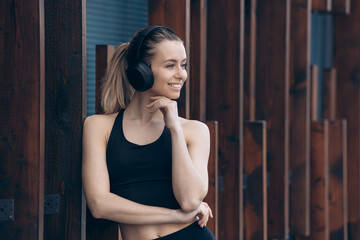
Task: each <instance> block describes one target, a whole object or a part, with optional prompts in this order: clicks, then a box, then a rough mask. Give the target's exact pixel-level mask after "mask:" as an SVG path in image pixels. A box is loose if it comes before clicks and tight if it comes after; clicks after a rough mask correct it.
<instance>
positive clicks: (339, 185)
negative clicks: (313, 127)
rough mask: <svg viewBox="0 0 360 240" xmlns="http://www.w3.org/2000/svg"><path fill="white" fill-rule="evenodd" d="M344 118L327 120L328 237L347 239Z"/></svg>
mask: <svg viewBox="0 0 360 240" xmlns="http://www.w3.org/2000/svg"><path fill="white" fill-rule="evenodd" d="M346 130H347V129H346V120H337V121H330V122H329V173H330V176H329V231H330V239H331V240H338V239H343V240H347V239H348V232H347V209H346V205H344V202H346V195H345V194H346V174H344V171H345V170H346V169H345V168H344V166H346V153H345V151H346V145H345V144H346Z"/></svg>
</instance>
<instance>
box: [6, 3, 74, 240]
mask: <svg viewBox="0 0 360 240" xmlns="http://www.w3.org/2000/svg"><path fill="white" fill-rule="evenodd" d="M0 16H1V17H0V49H1V50H0V52H1V54H0V99H1V100H0V136H1V140H0V156H1V157H0V158H1V160H0V169H1V173H0V186H1V187H0V188H1V190H0V201H5V200H7V199H9V201H7V203H6V204H4V202H2V203H1V205H2V206H1V212H2V214H4V213H5V212H7V216H6V218H4V219H2V220H1V225H0V236H1V238H2V239H29V240H32V239H34V240H35V239H40V240H41V239H43V238H44V234H43V231H44V157H45V59H44V56H45V42H44V37H45V29H44V1H42V0H40V1H39V0H29V1H24V2H21V3H20V2H15V1H10V0H4V1H1V3H0ZM10 201H12V202H13V206H9V202H10ZM5 205H6V206H5ZM79 207H81V206H79Z"/></svg>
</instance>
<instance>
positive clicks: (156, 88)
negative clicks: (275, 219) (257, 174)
mask: <svg viewBox="0 0 360 240" xmlns="http://www.w3.org/2000/svg"><path fill="white" fill-rule="evenodd" d="M186 64H187V58H186V52H185V48H184V44H183V42H182V41H181V39H180V38H179V37H178V36H176V34H175V33H174V32H173V31H172V30H171V29H169V28H166V27H162V26H149V27H147V28H146V29H143V30H141V31H139V32H138V33H137V34H136V35H135V36H134V38H133V39H132V40H131V42H130V43H124V44H121V45H120V46H119V47H118V48H117V49H116V52H115V54H114V56H113V58H112V61H111V63H110V64H109V67H108V69H107V73H106V76H105V78H104V83H103V92H102V107H103V109H104V112H105V114H102V115H94V116H91V117H88V118H87V119H86V120H85V123H84V131H83V167H82V177H83V185H84V191H85V195H86V200H87V204H88V206H89V209H90V211H91V213H92V215H93V216H94V217H95V218H104V219H109V220H113V221H116V222H118V223H119V224H120V228H121V234H122V237H123V239H124V240H142V239H149V240H150V239H169V240H170V239H172V240H174V239H197V240H201V239H215V238H214V236H213V234H212V233H211V232H210V231H209V230H208V229H207V228H206V223H207V222H208V220H209V217H212V212H211V209H210V208H209V206H208V205H207V204H206V203H205V202H203V199H204V197H205V195H206V194H207V190H208V173H207V163H208V157H209V145H210V144H209V142H210V141H209V131H208V128H207V127H206V125H205V124H203V123H201V122H198V121H192V120H187V119H183V118H180V117H179V116H178V110H177V103H176V102H175V101H174V100H173V99H177V98H178V97H179V96H180V90H181V88H182V86H183V84H184V82H185V80H186V79H187V72H186Z"/></svg>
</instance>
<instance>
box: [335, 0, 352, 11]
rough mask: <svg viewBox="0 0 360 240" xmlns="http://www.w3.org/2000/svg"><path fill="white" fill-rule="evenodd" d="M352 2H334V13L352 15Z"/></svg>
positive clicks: (343, 0)
mask: <svg viewBox="0 0 360 240" xmlns="http://www.w3.org/2000/svg"><path fill="white" fill-rule="evenodd" d="M350 2H351V0H332V8H333V12H334V13H345V14H350V11H351V9H350V5H351V4H350ZM353 2H357V0H353ZM354 4H355V3H354Z"/></svg>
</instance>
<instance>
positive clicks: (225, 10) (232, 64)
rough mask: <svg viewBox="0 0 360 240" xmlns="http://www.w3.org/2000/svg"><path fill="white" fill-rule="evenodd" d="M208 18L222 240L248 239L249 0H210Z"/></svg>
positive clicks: (210, 115)
mask: <svg viewBox="0 0 360 240" xmlns="http://www.w3.org/2000/svg"><path fill="white" fill-rule="evenodd" d="M207 16H208V26H211V31H210V30H209V31H208V32H207V33H208V34H207V39H208V42H207V85H206V87H207V89H206V91H207V98H206V116H207V120H217V121H218V122H219V181H220V183H221V184H219V239H242V231H243V219H242V212H243V211H242V206H243V203H242V161H243V160H242V158H243V152H242V151H243V148H242V144H243V142H242V136H243V115H242V114H243V109H242V102H243V51H244V49H243V47H244V41H243V39H244V25H243V24H244V19H243V17H244V1H243V0H241V1H230V0H224V1H217V0H209V1H208V14H207ZM209 29H210V27H209Z"/></svg>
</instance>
